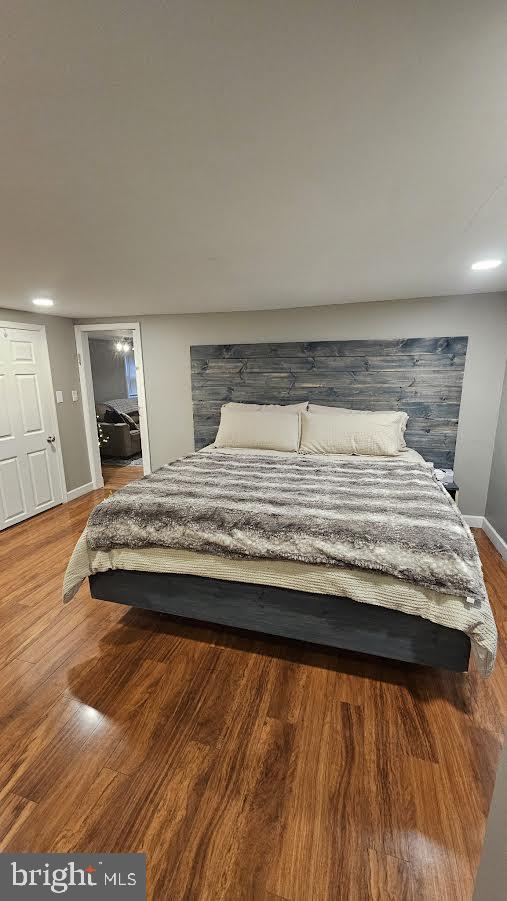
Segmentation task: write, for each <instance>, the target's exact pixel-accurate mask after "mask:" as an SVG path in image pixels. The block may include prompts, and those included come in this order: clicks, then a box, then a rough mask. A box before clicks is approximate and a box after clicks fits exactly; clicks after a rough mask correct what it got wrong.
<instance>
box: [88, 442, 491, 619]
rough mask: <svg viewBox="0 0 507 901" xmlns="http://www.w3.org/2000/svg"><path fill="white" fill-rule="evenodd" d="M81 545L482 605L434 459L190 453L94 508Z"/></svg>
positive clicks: (477, 575) (467, 546)
mask: <svg viewBox="0 0 507 901" xmlns="http://www.w3.org/2000/svg"><path fill="white" fill-rule="evenodd" d="M87 542H88V545H89V546H90V547H91V548H93V549H94V550H104V551H109V550H112V549H113V548H117V547H122V548H125V547H128V548H145V547H170V548H175V549H181V550H193V551H200V552H204V553H210V554H221V555H224V556H228V557H254V558H268V559H282V560H293V561H298V562H302V563H312V564H323V565H325V566H355V567H361V568H363V569H367V570H375V571H378V572H381V573H386V574H390V575H393V576H397V577H399V578H401V579H405V580H408V581H410V582H415V583H417V584H419V585H423V586H426V587H428V588H432V589H434V590H437V591H440V592H444V593H446V594H454V595H458V596H462V597H463V598H468V603H472V604H474V605H476V606H477V607H480V606H481V605H482V604H483V603H485V605H486V606H487V607H489V605H488V601H487V596H486V590H485V587H484V582H483V578H482V569H481V563H480V559H479V555H478V553H477V548H476V545H475V542H474V540H473V537H472V535H471V532H470V529H469V528H468V526H467V525H466V523H465V522H464V520H463V517H462V516H461V514H460V512H459V510H458V508H457V507H456V505H455V504H454V503H453V501H452V500H451V498H450V497H449V495H448V494H447V492H446V491H445V490H444V489H443V487H442V486H441V485H440V484H439V483H438V481H437V479H436V478H435V476H434V473H433V466H432V464H431V463H423V462H421V463H412V462H406V461H403V462H401V461H397V460H396V458H393V459H392V460H382V461H380V460H377V459H376V460H372V461H371V462H370V461H367V460H365V459H364V458H362V459H358V460H350V459H348V460H344V461H340V460H337V459H336V458H335V459H328V458H326V457H323V456H301V455H297V456H294V457H290V458H289V457H285V456H284V457H280V456H277V455H274V454H263V455H262V456H261V455H253V454H252V455H250V454H247V455H241V456H240V455H230V454H225V453H220V452H219V451H217V452H214V453H197V454H192V455H190V456H188V457H184V458H182V459H180V460H177V461H176V462H174V463H171V464H168V465H166V466H163V467H162V468H161V469H159V470H157V472H154V473H153V474H152V475H150V476H147V477H145V478H144V479H141V480H140V481H137V482H132V483H131V484H129V485H128V486H127V487H125V488H123V489H121V490H120V491H117V492H116V493H115V494H113V495H112V496H111V497H109V498H107V500H105V501H103V502H102V503H101V504H99V506H98V507H96V508H95V510H94V511H93V513H92V514H91V516H90V519H89V523H88V528H87Z"/></svg>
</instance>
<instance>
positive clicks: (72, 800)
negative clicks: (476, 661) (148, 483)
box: [0, 467, 507, 901]
mask: <svg viewBox="0 0 507 901" xmlns="http://www.w3.org/2000/svg"><path fill="white" fill-rule="evenodd" d="M132 470H133V468H132V467H125V468H123V469H121V468H120V469H115V470H114V473H112V474H111V476H109V474H108V475H107V478H106V488H105V491H106V492H109V491H111V490H114V489H115V488H117V487H119V486H120V485H121V484H125V482H126V481H128V480H129V479H131V478H132V477H136V476H138V475H140V473H136V472H133V471H132ZM103 495H104V492H102V491H100V492H94V493H93V494H89V495H86V496H84V497H81V498H78V499H77V500H75V501H73V502H72V503H70V504H67V505H65V506H62V507H59V508H57V509H55V510H52V511H48V512H47V513H44V514H42V515H40V516H38V517H36V518H35V519H33V520H31V521H30V522H27V523H22V524H20V525H18V526H15V527H13V528H12V529H9V530H7V531H6V532H4V533H2V534H1V535H0V583H1V584H0V587H1V593H0V626H1V628H0V655H1V656H0V686H1V692H0V795H1V805H0V839H1V841H0V848H1V849H3V850H15V851H21V850H30V851H39V850H40V851H58V850H59V851H67V850H73V851H127V850H138V851H145V852H146V854H147V860H148V873H149V885H150V894H149V897H150V898H152V899H156V901H166V899H169V901H181V899H199V901H200V899H210V901H211V899H212V901H217V899H231V901H232V899H234V901H237V899H243V898H244V899H260V901H267V899H271V901H276V899H278V901H283V899H286V901H321V899H325V901H328V899H332V901H336V899H344V901H356V899H357V901H365V899H382V901H384V899H396V901H404V899H415V898H417V899H418V901H419V899H428V901H435V899H439V901H441V899H456V901H464V899H469V898H471V897H472V891H473V880H474V875H475V872H476V870H477V866H478V861H479V855H480V849H481V844H482V840H483V833H484V828H485V820H486V816H487V813H488V807H489V803H490V798H491V794H492V790H493V783H494V774H495V769H496V765H497V761H498V757H499V753H500V748H501V743H502V740H503V730H504V726H505V714H506V710H507V656H506V653H507V652H506V643H505V642H506V622H507V616H506V607H505V598H506V593H507V592H506V588H507V570H506V566H505V564H504V563H503V562H502V561H501V558H500V556H499V555H498V554H497V552H496V551H495V550H494V548H493V546H492V545H491V544H490V542H489V541H488V539H487V538H486V536H485V535H484V533H483V532H481V531H479V532H476V538H477V542H478V545H479V549H480V552H481V556H482V560H483V564H484V571H485V577H486V581H487V585H488V590H489V593H490V598H491V602H492V605H493V607H494V610H495V612H496V618H497V624H498V627H499V632H500V643H499V654H498V660H497V664H496V667H495V671H494V674H493V676H492V677H491V679H489V680H488V681H484V680H483V679H481V678H480V677H479V676H478V675H477V674H476V673H475V672H474V671H472V672H471V673H469V674H466V675H453V674H450V673H445V672H443V671H437V670H430V669H425V668H423V667H416V666H408V665H404V664H395V663H389V662H385V661H381V660H379V659H374V658H369V657H361V656H359V655H352V654H345V653H343V654H338V653H335V652H326V651H323V650H320V649H318V648H312V647H305V646H302V645H297V644H289V643H288V642H287V643H285V642H282V641H278V640H274V639H273V640H269V639H267V638H266V639H263V638H261V637H258V636H251V635H250V636H247V635H241V634H237V633H233V632H227V631H224V630H221V629H214V628H207V627H200V626H198V625H192V624H188V623H183V622H180V623H178V622H176V621H171V620H170V619H168V618H167V617H164V616H161V615H157V614H151V613H143V612H141V611H136V610H133V609H131V610H126V609H125V608H124V607H121V606H118V605H113V604H108V603H104V602H100V601H92V600H91V599H90V596H89V592H88V587H87V586H83V587H82V588H81V590H80V592H79V594H78V596H77V597H76V598H75V599H74V601H73V602H72V603H71V604H69V605H67V606H66V607H63V606H62V603H61V595H60V591H61V582H62V575H63V571H64V568H65V566H66V563H67V560H68V558H69V556H70V553H71V551H72V548H73V545H74V543H75V541H76V539H77V537H78V535H79V533H80V531H81V530H82V528H83V527H84V524H85V521H86V518H87V515H88V513H89V511H90V509H91V508H92V506H93V505H94V504H95V503H97V502H98V501H99V500H100V499H101V498H102V497H103Z"/></svg>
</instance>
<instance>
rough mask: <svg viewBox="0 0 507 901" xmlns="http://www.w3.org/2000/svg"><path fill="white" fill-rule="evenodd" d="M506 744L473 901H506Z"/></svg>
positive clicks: (499, 765) (498, 772)
mask: <svg viewBox="0 0 507 901" xmlns="http://www.w3.org/2000/svg"><path fill="white" fill-rule="evenodd" d="M506 838H507V743H504V747H503V752H502V756H501V757H500V763H499V764H498V769H497V771H496V781H495V790H494V792H493V799H492V801H491V807H490V809H489V816H488V822H487V825H486V837H485V839H484V845H483V849H482V855H481V862H480V865H479V872H478V874H477V881H476V883H475V892H474V898H473V901H505V896H506V889H505V886H506V884H507V841H506Z"/></svg>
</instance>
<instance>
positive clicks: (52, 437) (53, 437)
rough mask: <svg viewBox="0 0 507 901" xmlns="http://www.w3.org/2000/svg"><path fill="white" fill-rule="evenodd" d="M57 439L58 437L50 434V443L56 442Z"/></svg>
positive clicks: (48, 440)
mask: <svg viewBox="0 0 507 901" xmlns="http://www.w3.org/2000/svg"><path fill="white" fill-rule="evenodd" d="M55 441H56V437H55V436H54V435H50V436H49V438H48V439H47V442H48V444H54V443H55Z"/></svg>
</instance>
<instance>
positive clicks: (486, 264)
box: [470, 260, 503, 272]
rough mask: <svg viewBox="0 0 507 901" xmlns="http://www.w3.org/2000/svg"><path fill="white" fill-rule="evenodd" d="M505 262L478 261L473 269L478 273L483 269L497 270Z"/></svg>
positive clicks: (473, 264)
mask: <svg viewBox="0 0 507 901" xmlns="http://www.w3.org/2000/svg"><path fill="white" fill-rule="evenodd" d="M502 263H503V260H477V262H476V263H472V265H471V267H470V268H471V269H474V270H475V271H476V272H477V271H478V270H482V269H496V268H497V266H501V265H502Z"/></svg>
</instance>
